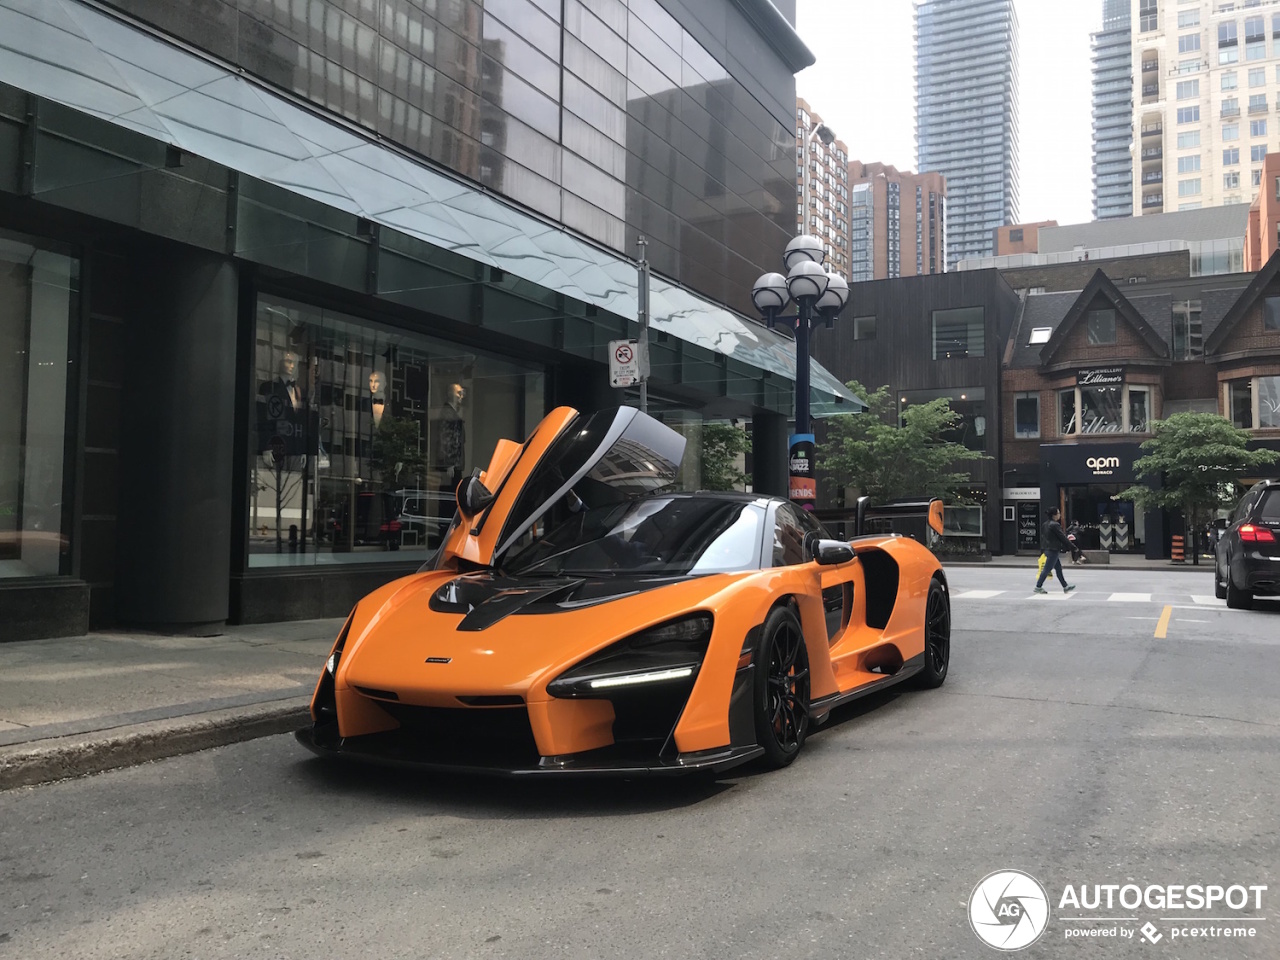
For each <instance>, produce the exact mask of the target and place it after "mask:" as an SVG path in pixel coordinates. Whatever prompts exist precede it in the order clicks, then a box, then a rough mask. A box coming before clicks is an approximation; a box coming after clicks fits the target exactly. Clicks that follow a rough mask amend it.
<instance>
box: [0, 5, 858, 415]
mask: <svg viewBox="0 0 1280 960" xmlns="http://www.w3.org/2000/svg"><path fill="white" fill-rule="evenodd" d="M0 81H3V82H4V83H7V84H10V85H12V86H14V87H17V88H19V89H23V90H27V91H29V92H31V93H33V94H36V95H37V96H40V97H43V98H46V99H48V100H52V101H56V102H58V103H61V104H64V105H66V106H68V107H70V108H73V109H75V110H79V111H82V112H84V113H86V114H89V115H91V116H94V117H98V118H100V119H102V120H105V121H107V122H109V123H111V124H115V125H118V126H120V127H125V128H128V129H130V130H133V131H135V132H137V133H140V134H143V135H145V136H147V137H150V138H154V139H156V140H159V141H161V142H163V143H165V144H168V145H170V146H173V147H176V148H178V149H180V150H183V151H186V152H189V153H191V154H193V155H195V156H198V157H202V158H204V159H206V160H210V161H213V162H214V163H217V164H220V165H222V166H224V167H227V168H228V169H231V170H236V171H238V172H240V173H241V174H243V175H246V176H249V177H253V178H256V179H258V180H261V181H263V182H265V183H268V184H272V185H274V186H276V187H279V188H281V189H283V190H286V191H289V192H291V193H294V194H297V195H299V196H303V197H307V198H310V199H312V200H314V201H318V202H320V203H323V204H325V205H326V206H328V207H332V208H334V209H336V210H340V211H343V212H345V213H348V214H351V215H354V216H358V217H360V218H363V219H367V220H369V221H371V222H373V223H377V224H379V225H381V226H382V227H384V228H390V229H391V230H394V231H399V232H400V233H403V234H404V235H406V236H407V237H410V238H413V239H415V240H418V241H423V242H426V243H429V244H432V245H434V246H436V247H439V248H441V249H443V250H447V251H450V252H452V253H455V254H458V255H460V256H464V257H466V258H468V259H470V260H472V261H475V262H477V263H482V264H486V265H488V266H490V267H493V268H496V269H498V270H501V271H504V272H505V273H508V274H511V275H512V276H515V277H518V278H521V279H523V280H526V281H529V282H531V283H533V284H537V285H539V286H540V287H542V288H545V289H547V290H550V291H553V292H554V293H557V294H560V295H562V296H564V297H566V298H571V299H573V300H577V301H580V302H582V303H584V304H589V305H593V306H595V307H597V308H599V309H602V310H606V311H608V312H609V313H611V314H614V315H615V316H618V317H622V318H625V319H628V320H632V321H634V320H635V318H636V316H637V289H638V281H637V275H636V268H635V264H634V263H633V262H632V261H630V260H628V259H626V258H624V257H621V256H619V255H618V254H617V253H615V252H612V251H610V250H608V249H605V248H603V247H600V246H597V245H595V244H593V243H591V242H589V241H587V240H585V239H583V238H581V237H578V236H576V235H574V234H571V233H569V232H568V231H567V230H566V229H565V228H564V227H562V226H561V225H559V224H557V223H554V222H552V221H549V220H544V219H540V218H539V217H537V216H534V215H532V214H530V213H527V212H525V211H523V210H520V209H517V208H516V207H515V206H513V205H512V204H510V203H508V202H505V201H504V200H503V199H501V198H500V197H497V196H495V195H493V194H490V193H487V192H485V191H484V190H483V189H480V188H477V187H476V186H474V185H471V184H468V183H466V182H464V181H462V180H460V179H457V178H455V177H453V176H450V175H448V174H446V173H444V172H442V171H440V170H437V169H435V168H433V167H431V166H428V165H427V163H426V162H424V161H421V160H418V159H416V158H414V157H412V156H411V155H409V154H408V153H407V152H404V151H401V150H399V149H397V148H394V147H392V146H390V145H388V144H386V143H384V142H380V141H379V140H377V139H376V138H374V137H373V136H371V135H368V134H366V133H364V132H362V131H360V130H359V129H357V128H355V127H353V126H351V125H348V124H345V123H344V122H342V121H340V120H337V119H331V118H328V117H325V116H322V115H320V114H319V113H317V112H315V111H313V110H312V109H309V108H308V107H306V106H304V105H302V104H301V103H299V102H295V101H294V100H291V99H289V98H288V97H286V96H284V95H282V94H280V93H276V92H273V91H272V90H270V89H268V88H267V87H266V86H264V85H262V84H260V83H258V82H256V81H255V80H253V79H251V78H249V77H246V76H244V75H242V74H241V73H239V72H238V71H236V70H234V69H233V68H229V67H228V66H226V65H224V64H222V63H219V62H217V61H215V60H214V59H212V58H211V57H208V56H205V55H202V54H199V53H196V52H194V51H191V50H189V49H187V48H185V47H181V46H178V45H177V44H174V43H172V42H169V41H167V40H165V39H163V38H162V37H160V36H156V35H153V34H150V33H146V32H144V31H142V30H140V29H139V28H137V27H135V26H131V25H128V24H126V23H124V22H122V21H120V20H118V19H116V18H115V17H113V16H111V15H109V14H106V13H104V12H102V11H100V10H98V9H96V8H93V7H90V6H88V5H85V4H82V3H80V2H78V0H0ZM650 316H651V323H652V328H653V330H654V331H657V332H661V333H666V334H668V335H670V336H672V337H675V338H678V339H679V340H681V341H684V342H686V343H690V344H695V345H697V346H699V347H702V348H704V349H706V350H708V351H710V352H712V353H715V354H719V355H721V356H722V357H727V358H730V359H731V360H733V361H737V363H739V364H746V365H747V366H749V367H751V368H753V369H755V370H757V371H760V372H761V373H765V374H769V375H774V376H779V377H783V378H785V379H787V380H789V381H791V382H793V383H794V381H795V344H794V342H793V341H792V340H791V339H789V338H788V337H785V336H783V335H781V334H779V333H777V332H775V331H773V330H769V329H767V328H766V327H765V326H764V325H763V324H761V323H758V322H757V321H755V320H751V319H748V318H744V317H742V316H741V315H739V314H736V313H734V312H732V311H730V310H728V309H726V308H725V307H723V306H721V305H719V304H717V303H714V302H712V301H710V300H708V299H706V298H704V297H701V296H699V295H698V294H696V293H694V292H692V291H690V290H688V289H686V288H683V287H681V286H679V285H677V284H674V283H671V282H669V281H667V280H663V279H661V278H659V277H654V278H653V280H652V283H651V293H650ZM812 384H813V395H812V406H813V413H814V415H815V416H822V415H826V414H830V413H851V412H855V411H858V410H861V409H863V408H864V405H863V404H862V403H861V401H859V400H858V399H857V398H856V397H854V396H853V395H852V394H851V393H850V392H849V391H848V390H847V389H846V388H845V386H844V385H843V384H841V383H840V382H839V381H838V380H837V379H836V378H835V377H833V376H832V375H831V374H830V373H828V372H827V371H826V370H824V369H823V368H822V367H821V365H819V364H817V363H814V364H813V365H812Z"/></svg>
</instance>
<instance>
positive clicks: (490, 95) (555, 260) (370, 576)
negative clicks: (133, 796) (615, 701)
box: [0, 0, 858, 639]
mask: <svg viewBox="0 0 1280 960" xmlns="http://www.w3.org/2000/svg"><path fill="white" fill-rule="evenodd" d="M793 22H794V4H791V3H783V4H780V5H775V4H773V3H768V2H764V0H713V2H711V3H698V4H696V5H691V4H686V3H684V2H682V0H661V2H658V0H626V2H623V0H564V2H560V0H556V2H554V3H547V2H544V0H538V2H532V0H489V2H486V3H484V4H483V5H482V4H480V3H478V2H472V0H311V2H308V3H297V2H292V0H290V2H280V0H234V2H233V0H227V2H222V0H200V2H195V0H190V2H188V0H182V2H161V0H119V2H115V3H105V4H100V3H88V2H81V0H48V2H44V3H39V4H34V3H31V2H29V0H0V268H2V272H0V298H3V299H4V300H5V301H6V302H11V303H12V304H13V305H15V307H14V309H12V310H8V311H6V312H5V314H4V318H3V325H2V326H0V337H2V338H3V339H4V343H5V344H6V345H9V344H11V345H12V346H13V348H14V349H13V351H12V353H10V352H9V351H8V350H6V352H5V357H6V358H7V359H5V360H4V361H3V362H4V363H5V364H6V367H5V368H4V369H5V376H4V378H3V384H2V385H0V390H3V391H7V392H6V393H4V394H3V396H4V398H5V403H4V406H3V408H2V409H0V618H2V619H3V620H4V621H5V622H6V623H7V624H8V625H9V629H8V631H7V633H6V635H5V638H6V639H10V638H20V637H30V636H41V635H56V634H69V633H76V632H82V631H83V630H84V629H85V628H86V627H88V626H90V625H93V624H108V623H114V622H123V623H133V624H141V625H148V624H152V625H164V626H178V627H181V628H199V627H201V626H204V625H208V624H217V623H220V622H225V621H227V620H235V621H241V622H250V621H262V620H276V619H289V618H296V617H315V616H334V615H341V614H343V613H345V612H346V610H347V609H349V607H350V604H351V603H352V602H353V601H354V600H355V599H356V598H357V597H359V596H360V595H362V594H363V593H365V592H367V591H368V590H370V589H372V588H374V587H376V586H378V585H380V584H381V583H385V582H386V581H387V580H389V579H392V578H393V577H395V576H398V575H400V574H402V573H405V572H409V571H412V570H413V569H416V568H417V567H418V566H419V565H420V564H421V563H422V562H423V561H424V560H425V559H426V558H427V557H428V556H429V555H430V552H431V551H432V550H433V549H434V546H435V545H436V544H437V543H438V541H439V538H440V533H441V528H442V526H444V525H445V524H447V522H449V520H450V519H451V518H452V502H451V497H452V493H453V489H454V487H455V485H456V483H457V481H458V479H459V478H460V477H462V476H464V475H466V474H468V473H469V472H470V471H471V470H473V469H475V468H476V467H483V466H484V465H486V464H487V462H488V459H489V456H490V453H491V452H492V450H493V447H494V444H495V443H496V440H497V439H498V438H500V437H514V438H521V437H523V436H524V435H525V434H526V433H527V431H528V430H529V428H530V427H531V426H532V425H533V424H535V423H536V422H537V421H538V420H539V419H540V418H541V417H542V416H543V415H544V414H545V413H546V411H547V410H548V409H550V408H551V407H553V406H557V405H564V404H567V405H570V406H574V407H577V408H579V409H582V410H594V409H599V408H601V407H604V406H609V405H611V404H616V403H621V402H634V401H635V398H634V395H633V394H629V393H625V392H623V391H616V390H612V389H610V388H609V385H608V383H609V380H608V367H607V358H608V355H609V344H610V342H611V341H613V340H616V339H627V338H632V337H635V336H636V334H637V331H638V302H639V296H638V294H639V291H638V275H637V267H636V263H635V261H634V260H633V259H632V258H631V256H630V254H629V251H632V252H633V251H634V250H635V249H636V248H637V244H636V241H637V240H638V238H639V237H640V236H644V237H645V238H646V240H647V248H646V250H647V257H648V260H649V262H650V265H651V267H652V269H653V278H652V282H651V287H650V297H649V321H650V356H651V378H650V382H649V403H650V409H651V410H652V411H653V412H654V413H655V415H657V416H659V417H660V418H662V419H663V420H665V421H667V422H669V423H670V424H671V425H672V426H673V427H675V428H676V429H678V430H680V431H682V432H683V433H685V434H686V436H688V437H689V438H690V439H691V442H692V444H693V445H692V447H691V449H692V450H694V451H695V456H696V450H697V449H698V442H699V432H700V430H701V427H702V424H704V423H706V422H716V421H725V420H729V419H730V418H733V419H738V420H739V421H740V422H743V423H749V424H750V429H751V430H752V431H753V433H754V435H755V439H756V448H755V453H754V456H753V465H754V471H755V485H756V489H757V490H760V491H761V492H779V493H781V492H783V491H784V490H785V489H786V443H785V437H786V424H787V418H788V417H789V416H790V414H791V412H792V409H793V406H794V381H795V353H794V344H793V343H792V342H791V341H790V340H789V339H787V338H786V337H784V336H782V335H781V334H779V333H776V332H774V331H771V330H768V329H766V328H765V327H764V325H763V324H761V323H759V322H757V321H755V320H754V314H753V313H750V312H748V304H749V294H750V288H751V284H752V282H753V281H754V279H755V278H756V276H758V275H759V274H760V273H763V272H765V270H767V269H771V268H772V266H773V264H774V263H775V262H776V260H777V258H778V256H779V254H780V252H781V251H782V249H783V248H784V247H785V245H786V242H787V240H788V239H789V237H790V231H791V227H792V222H791V216H792V215H791V213H790V204H791V202H792V194H793V192H794V184H793V181H792V176H793V175H792V164H793V162H794V161H793V151H794V137H793V134H792V133H791V118H792V112H793V110H794V103H795V90H794V79H793V74H794V72H795V70H797V69H800V68H801V67H803V66H804V65H806V64H807V63H808V62H810V61H811V59H812V57H811V55H810V54H809V53H808V51H807V50H806V49H805V48H804V46H803V44H801V43H800V41H799V39H798V37H796V35H795V33H794V29H793V28H792V23H793ZM784 201H785V202H784ZM18 306H21V309H17V307H18ZM10 368H11V369H10ZM813 388H814V389H813V393H812V396H811V402H812V403H813V405H814V411H815V413H818V414H820V413H822V412H824V411H825V412H837V411H839V412H846V411H850V410H854V409H856V408H857V407H858V404H857V402H856V401H855V400H853V399H852V398H851V397H850V396H849V395H848V393H847V391H846V390H845V389H844V388H843V386H842V385H841V384H840V383H839V382H838V381H836V380H835V379H834V378H833V377H832V376H831V375H830V374H828V373H827V372H826V371H825V370H823V369H822V368H821V367H820V366H817V365H815V366H814V370H813ZM697 481H698V477H697V471H696V470H693V471H689V470H686V471H685V474H684V482H686V483H693V484H695V485H696V483H697ZM15 584H19V585H24V584H25V587H24V588H23V589H17V588H13V587H14V585H15ZM11 588H12V589H11Z"/></svg>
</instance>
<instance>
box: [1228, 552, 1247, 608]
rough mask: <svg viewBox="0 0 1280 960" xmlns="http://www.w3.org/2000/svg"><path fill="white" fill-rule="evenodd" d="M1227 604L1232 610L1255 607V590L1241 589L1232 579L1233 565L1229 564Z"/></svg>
mask: <svg viewBox="0 0 1280 960" xmlns="http://www.w3.org/2000/svg"><path fill="white" fill-rule="evenodd" d="M1226 593H1227V606H1228V607H1230V608H1231V609H1232V610H1251V609H1253V592H1252V591H1251V590H1241V589H1240V588H1238V587H1237V586H1236V584H1235V581H1234V580H1232V579H1231V565H1230V564H1229V563H1228V564H1227V590H1226Z"/></svg>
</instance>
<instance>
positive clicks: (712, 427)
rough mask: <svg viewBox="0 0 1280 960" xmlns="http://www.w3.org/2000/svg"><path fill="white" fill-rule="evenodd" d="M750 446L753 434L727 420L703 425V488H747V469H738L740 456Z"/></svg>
mask: <svg viewBox="0 0 1280 960" xmlns="http://www.w3.org/2000/svg"><path fill="white" fill-rule="evenodd" d="M750 449H751V434H749V433H747V431H745V430H739V429H738V428H737V427H735V426H733V425H732V424H728V423H706V424H703V426H702V457H701V461H702V489H704V490H737V489H738V488H739V487H741V488H742V489H746V484H747V480H748V479H749V478H748V477H747V475H746V474H745V473H743V472H742V471H741V470H739V469H738V457H739V455H740V454H744V453H747V452H748V451H749V450H750Z"/></svg>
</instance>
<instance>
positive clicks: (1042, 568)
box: [1036, 553, 1045, 573]
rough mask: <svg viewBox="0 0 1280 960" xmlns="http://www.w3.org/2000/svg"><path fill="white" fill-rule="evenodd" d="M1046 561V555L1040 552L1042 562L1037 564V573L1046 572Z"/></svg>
mask: <svg viewBox="0 0 1280 960" xmlns="http://www.w3.org/2000/svg"><path fill="white" fill-rule="evenodd" d="M1044 561H1045V555H1044V554H1043V553H1042V554H1040V563H1039V564H1037V565H1036V572H1037V573H1044Z"/></svg>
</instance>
